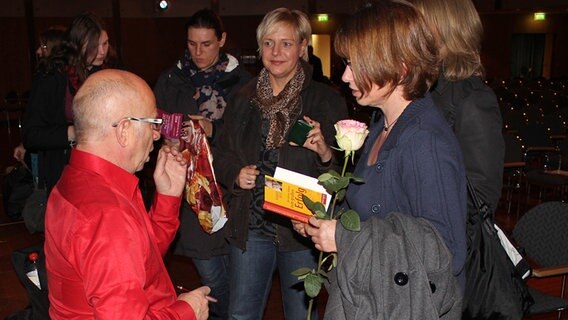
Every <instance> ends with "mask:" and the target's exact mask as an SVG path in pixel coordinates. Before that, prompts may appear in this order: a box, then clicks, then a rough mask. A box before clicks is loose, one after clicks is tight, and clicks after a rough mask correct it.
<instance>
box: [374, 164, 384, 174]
mask: <svg viewBox="0 0 568 320" xmlns="http://www.w3.org/2000/svg"><path fill="white" fill-rule="evenodd" d="M375 169H376V170H377V172H381V170H383V165H382V164H381V163H377V166H376V167H375Z"/></svg>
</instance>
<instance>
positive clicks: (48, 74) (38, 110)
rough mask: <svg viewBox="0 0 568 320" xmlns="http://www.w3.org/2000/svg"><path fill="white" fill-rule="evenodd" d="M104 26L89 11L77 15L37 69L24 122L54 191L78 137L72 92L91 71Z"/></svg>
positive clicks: (29, 145) (27, 142) (27, 141)
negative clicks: (74, 123) (59, 43)
mask: <svg viewBox="0 0 568 320" xmlns="http://www.w3.org/2000/svg"><path fill="white" fill-rule="evenodd" d="M102 30H103V26H102V24H101V22H100V21H99V19H98V17H97V16H95V15H94V14H91V13H87V14H83V15H80V16H78V17H76V18H75V19H74V20H73V22H72V23H71V26H70V27H69V28H68V31H67V37H66V40H65V41H64V42H63V43H62V44H61V45H60V46H57V47H54V48H53V49H52V52H51V55H50V56H49V57H48V58H47V60H46V61H45V64H44V65H43V69H42V70H40V71H38V73H37V74H36V76H35V78H34V81H33V83H32V88H31V90H30V97H29V101H28V106H27V108H26V114H25V117H24V122H23V126H22V129H23V131H22V134H23V143H24V147H25V148H26V150H28V151H30V152H36V153H38V176H39V187H40V188H45V189H46V190H47V191H48V193H49V191H51V189H52V188H53V186H54V185H55V183H56V182H57V180H59V177H60V176H61V172H62V171H63V167H64V166H65V164H67V161H68V157H69V150H70V148H71V145H72V144H73V142H74V140H75V131H74V127H73V113H72V110H71V106H72V102H73V96H74V95H75V93H76V92H77V90H78V89H79V87H80V86H81V84H82V83H83V81H84V80H85V78H86V77H87V75H88V66H90V65H91V63H92V61H94V59H95V57H96V55H97V51H98V41H99V36H100V34H101V32H102Z"/></svg>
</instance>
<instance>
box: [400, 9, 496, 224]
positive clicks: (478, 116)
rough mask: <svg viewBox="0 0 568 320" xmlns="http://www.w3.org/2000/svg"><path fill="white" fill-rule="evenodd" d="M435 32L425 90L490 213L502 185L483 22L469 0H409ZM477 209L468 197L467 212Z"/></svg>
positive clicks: (493, 98)
mask: <svg viewBox="0 0 568 320" xmlns="http://www.w3.org/2000/svg"><path fill="white" fill-rule="evenodd" d="M410 2H412V3H413V4H414V5H415V6H416V7H417V8H418V9H419V10H420V11H422V13H423V14H424V18H425V19H426V22H427V23H428V25H429V26H430V28H431V29H432V32H433V33H434V34H435V35H436V37H435V38H436V40H437V44H438V49H439V51H440V58H441V61H440V67H439V69H440V76H439V77H438V81H437V83H436V84H435V85H434V87H433V88H432V89H431V90H430V92H431V94H432V99H433V100H434V102H435V103H436V105H437V106H438V107H440V108H441V110H442V111H443V112H444V115H445V116H446V119H447V120H448V121H449V123H450V125H451V126H452V127H453V129H454V132H455V134H456V136H457V138H458V142H459V144H460V147H461V150H462V153H463V156H464V163H465V169H466V173H467V177H468V179H469V181H470V182H471V184H472V185H473V188H474V189H475V192H476V194H477V196H478V198H479V199H480V200H482V201H483V202H485V204H487V205H488V206H489V207H490V209H491V213H492V214H494V212H495V210H496V209H497V206H498V205H499V198H500V197H501V187H502V185H503V164H504V157H505V143H504V141H503V135H502V128H503V124H502V119H501V112H500V110H499V103H498V102H497V98H496V96H495V93H494V92H493V90H491V88H489V87H488V86H487V85H486V84H485V83H484V82H483V79H482V77H483V65H482V64H481V58H480V56H479V52H480V50H481V40H482V37H483V26H482V24H481V19H480V18H479V14H478V13H477V11H476V9H475V6H474V5H473V3H472V2H471V0H410ZM476 212H477V210H476V209H475V206H474V205H473V202H472V200H471V197H470V198H469V199H468V214H469V215H471V214H475V213H476Z"/></svg>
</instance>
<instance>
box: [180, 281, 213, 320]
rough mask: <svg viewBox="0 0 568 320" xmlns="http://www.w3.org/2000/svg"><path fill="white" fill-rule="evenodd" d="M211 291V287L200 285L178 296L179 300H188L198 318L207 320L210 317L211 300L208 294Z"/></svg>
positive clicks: (198, 319)
mask: <svg viewBox="0 0 568 320" xmlns="http://www.w3.org/2000/svg"><path fill="white" fill-rule="evenodd" d="M210 292H211V289H210V288H209V287H206V286H203V287H199V288H197V289H195V290H193V291H190V292H188V293H182V294H180V295H179V296H178V300H182V301H185V302H187V303H188V304H189V305H190V306H191V309H193V313H195V317H196V318H197V320H206V319H207V318H209V300H210V299H208V294H209V293H210Z"/></svg>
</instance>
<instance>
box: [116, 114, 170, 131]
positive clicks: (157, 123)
mask: <svg viewBox="0 0 568 320" xmlns="http://www.w3.org/2000/svg"><path fill="white" fill-rule="evenodd" d="M123 120H130V121H140V122H146V123H149V124H150V125H151V126H152V130H156V131H160V129H162V124H163V123H164V119H160V118H140V117H124V118H122V119H120V120H118V121H116V122H113V123H112V126H113V127H117V126H118V124H119V123H120V121H123Z"/></svg>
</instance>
